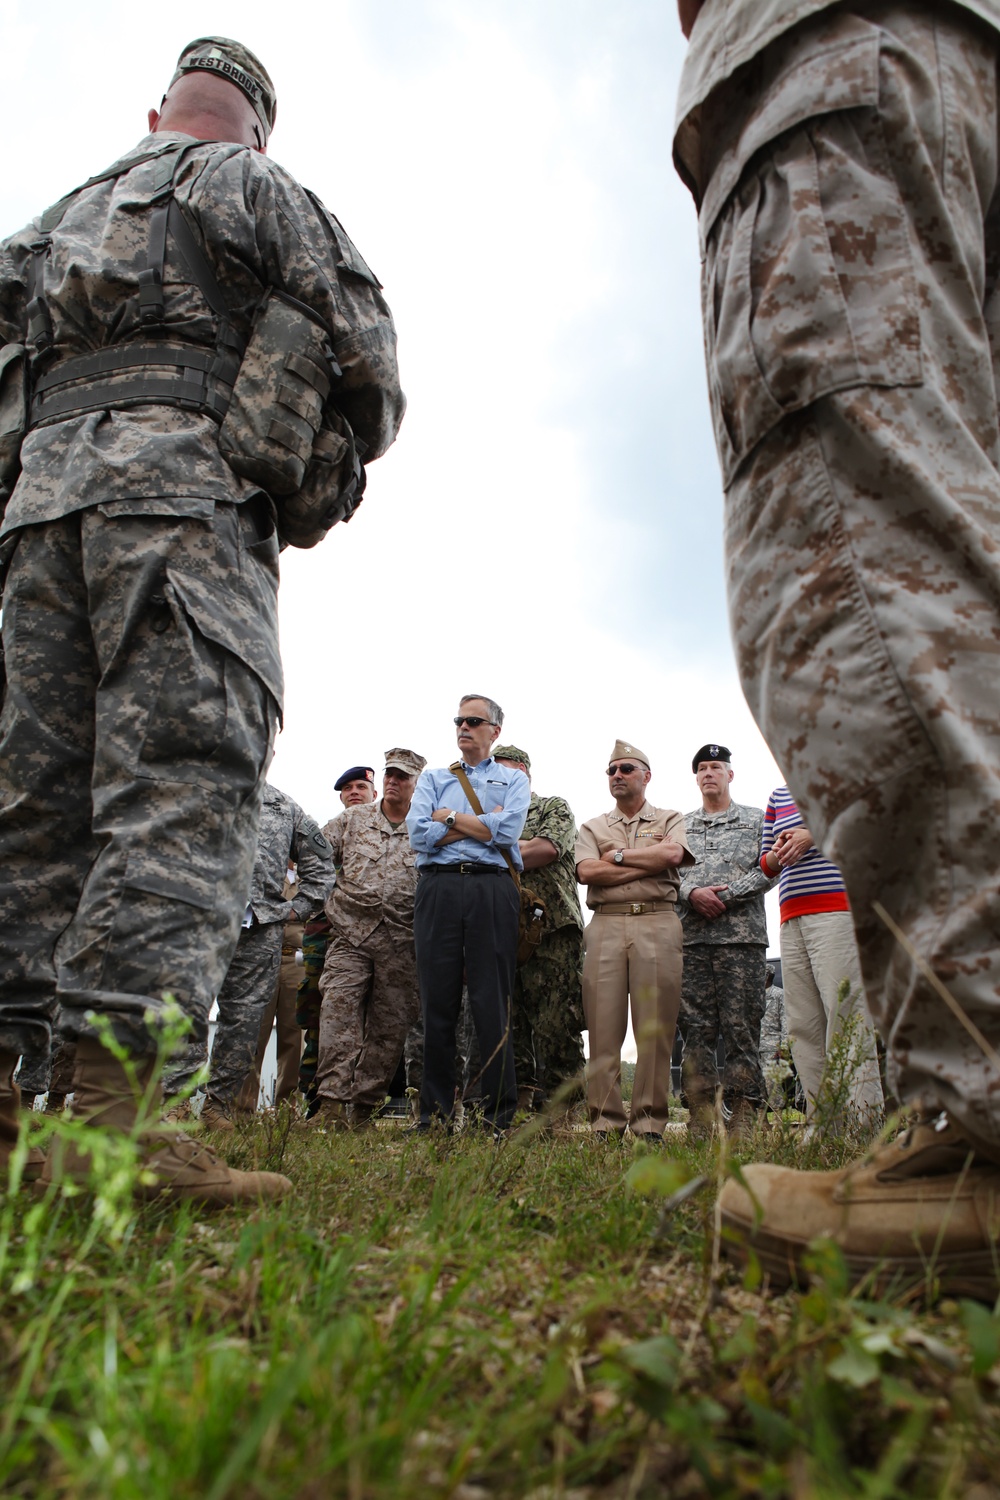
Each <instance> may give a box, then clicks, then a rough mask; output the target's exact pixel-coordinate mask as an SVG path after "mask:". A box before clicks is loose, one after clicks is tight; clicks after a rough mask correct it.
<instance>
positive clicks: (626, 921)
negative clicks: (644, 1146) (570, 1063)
mask: <svg viewBox="0 0 1000 1500" xmlns="http://www.w3.org/2000/svg"><path fill="white" fill-rule="evenodd" d="M584 943H585V951H584V959H583V1013H584V1018H585V1020H586V1022H587V1030H588V1032H589V1033H590V1060H589V1061H588V1063H587V1106H588V1110H589V1113H590V1123H591V1126H592V1127H593V1129H595V1130H624V1129H625V1126H626V1125H631V1128H632V1129H633V1130H634V1131H639V1132H651V1133H652V1132H655V1133H656V1134H661V1133H662V1132H663V1130H664V1128H665V1127H666V1124H667V1119H668V1117H669V1104H670V1055H671V1053H672V1052H673V1049H674V1033H675V1032H676V1030H677V1012H678V1010H679V1009H680V1003H681V958H682V943H683V940H682V937H681V924H680V921H679V920H678V917H677V914H676V913H675V912H673V911H653V912H644V913H643V914H642V915H641V916H632V915H631V914H630V913H626V912H595V913H594V915H593V918H592V919H591V922H590V925H589V926H588V927H587V928H586V929H585V932H584ZM630 1001H631V1005H632V1030H633V1032H634V1033H635V1042H636V1052H637V1058H636V1065H635V1082H634V1084H633V1086H632V1107H631V1112H630V1115H629V1116H628V1117H626V1114H625V1108H624V1105H623V1104H622V1088H621V1059H622V1043H623V1042H624V1041H625V1032H626V1029H627V1027H628V1014H629V1002H630Z"/></svg>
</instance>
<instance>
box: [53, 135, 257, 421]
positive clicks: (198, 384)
mask: <svg viewBox="0 0 1000 1500" xmlns="http://www.w3.org/2000/svg"><path fill="white" fill-rule="evenodd" d="M186 149H187V148H186V147H185V146H183V145H181V144H180V143H177V142H172V143H169V144H168V145H166V146H164V147H162V148H161V149H159V150H155V149H154V150H152V151H150V152H148V153H146V154H145V155H143V156H139V157H137V158H133V159H132V160H126V161H125V162H119V163H116V164H115V166H113V167H110V168H109V169H108V170H107V171H106V172H101V173H99V174H98V175H97V176H96V177H91V178H90V179H89V180H88V181H87V182H85V183H84V184H83V187H82V188H77V189H75V191H74V192H73V193H68V194H67V195H66V197H65V198H61V199H60V200H59V202H58V203H56V204H54V205H53V206H52V208H50V209H48V210H47V211H46V213H45V214H43V215H42V220H41V228H42V232H43V239H42V240H41V241H40V242H39V244H38V245H37V246H36V247H35V254H34V256H33V265H32V272H33V275H32V283H33V284H32V292H34V291H35V290H36V289H37V287H38V286H39V285H40V283H41V274H40V273H41V265H42V262H43V261H44V259H45V257H46V255H47V254H48V249H49V244H50V236H51V234H52V232H53V230H55V229H56V228H57V227H58V225H59V224H60V222H61V221H62V218H63V216H64V214H65V212H66V210H67V208H68V207H69V204H70V202H71V201H72V199H73V198H74V197H75V196H76V194H77V193H80V192H82V191H84V189H86V188H88V187H92V186H94V185H95V184H96V183H99V182H108V181H111V180H113V179H114V178H116V177H118V176H120V175H122V173H124V172H128V171H131V170H132V168H133V167H136V166H139V165H141V164H142V163H143V162H145V161H148V160H150V159H152V158H158V160H156V165H155V169H154V183H153V195H152V199H151V202H150V219H149V248H148V252H147V257H146V268H145V269H144V270H142V271H140V272H139V322H140V325H141V327H142V330H143V332H144V333H146V334H147V335H153V338H151V339H150V340H149V342H143V341H140V340H138V339H137V340H135V341H134V342H132V343H126V344H115V345H111V346H110V347H109V348H107V349H100V350H97V351H96V352H95V353H93V354H82V355H78V356H76V357H74V358H71V359H62V360H60V359H59V358H58V350H57V349H56V348H54V347H53V346H52V343H51V319H50V318H49V316H48V309H47V307H46V306H45V302H44V298H43V297H42V296H37V297H35V298H34V300H33V301H32V303H31V306H30V307H29V309H28V312H29V316H30V317H31V320H32V321H31V326H30V329H29V338H31V340H32V342H34V344H35V348H36V360H35V364H34V377H35V378H34V380H33V383H32V401H31V407H30V411H29V418H28V426H29V428H33V427H38V426H41V425H44V424H45V423H48V422H63V421H66V420H67V419H68V418H70V417H79V416H85V415H86V414H87V413H88V412H95V411H107V410H109V409H116V408H123V407H130V406H141V405H146V404H148V403H151V402H152V403H156V404H159V405H165V406H176V407H180V408H181V409H183V410H185V411H197V412H201V413H203V414H204V415H206V416H209V417H211V418H212V420H213V421H215V422H222V420H223V418H224V417H225V415H226V411H227V409H228V407H229V402H230V398H231V396H232V393H233V382H234V381H235V379H236V376H237V374H238V373H239V368H240V360H241V358H242V355H243V344H242V342H241V340H240V339H239V337H238V335H237V333H236V330H235V329H234V328H233V325H232V322H231V320H230V316H229V310H228V308H227V306H226V302H225V299H224V297H223V295H222V292H221V290H220V288H219V284H218V282H217V281H216V278H215V275H214V273H213V271H212V268H211V266H210V265H209V263H208V260H207V258H206V255H205V252H204V250H203V249H202V247H201V245H200V244H199V243H198V240H197V237H196V236H195V235H194V234H193V233H192V231H191V229H190V227H189V226H188V223H187V221H186V219H185V218H184V215H183V214H182V212H181V210H180V208H179V207H178V205H177V202H176V201H175V199H174V196H173V187H174V177H175V175H176V172H177V168H178V166H179V165H180V162H181V159H182V157H183V155H184V152H185V150H186ZM168 237H169V238H170V240H171V242H172V245H173V247H174V249H175V251H176V253H177V255H178V257H179V259H180V260H181V261H183V263H184V265H185V267H186V269H187V271H188V273H189V275H190V277H191V279H192V280H193V281H194V283H195V285H196V286H197V287H198V290H199V291H200V292H201V294H202V296H203V297H204V298H205V301H206V302H207V303H208V305H209V307H210V308H211V309H212V312H213V313H214V314H215V318H216V328H215V348H214V350H209V349H208V348H205V347H201V348H199V347H197V346H196V345H190V344H182V343H180V342H173V341H172V340H170V339H169V338H167V337H163V336H162V335H163V334H165V332H166V328H165V306H164V296H163V270H164V262H165V259H166V252H167V240H168ZM46 333H48V339H46ZM158 335H159V336H158ZM53 360H54V362H53Z"/></svg>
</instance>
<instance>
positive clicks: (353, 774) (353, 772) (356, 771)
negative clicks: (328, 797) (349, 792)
mask: <svg viewBox="0 0 1000 1500" xmlns="http://www.w3.org/2000/svg"><path fill="white" fill-rule="evenodd" d="M374 780H375V770H374V767H373V766H348V768H347V770H346V771H342V772H341V774H340V775H339V776H338V777H337V779H336V781H335V782H334V783H333V790H334V791H335V792H339V791H341V790H342V789H343V788H344V787H345V786H346V785H347V783H348V782H349V781H374Z"/></svg>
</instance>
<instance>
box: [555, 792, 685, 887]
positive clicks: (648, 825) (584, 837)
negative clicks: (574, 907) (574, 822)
mask: <svg viewBox="0 0 1000 1500" xmlns="http://www.w3.org/2000/svg"><path fill="white" fill-rule="evenodd" d="M661 839H666V840H667V842H668V843H670V844H680V846H681V848H682V849H683V850H684V858H683V860H682V861H681V866H682V867H683V866H686V865H690V864H693V863H694V856H693V855H692V853H691V850H690V849H689V848H688V843H687V832H686V830H685V827H684V814H683V813H679V812H675V811H674V810H673V809H672V808H663V807H654V806H653V805H652V803H651V802H644V803H643V804H642V806H641V807H640V809H639V811H638V812H637V813H635V814H634V815H633V816H632V817H631V818H626V817H624V816H623V814H622V813H620V812H619V811H618V809H617V807H615V808H613V809H612V810H611V812H608V813H601V816H600V817H599V818H591V819H590V821H589V823H584V825H583V827H582V828H581V829H580V836H579V838H578V839H577V841H576V862H577V864H579V863H580V861H581V860H584V859H600V857H601V855H602V854H604V852H605V851H606V850H608V849H648V848H649V847H650V846H651V845H652V844H654V843H658V842H659V841H660V840H661ZM680 883H681V877H680V870H679V869H678V868H677V867H676V866H675V867H672V868H671V869H668V870H661V871H660V873H659V874H658V875H645V874H640V873H638V872H637V876H636V879H635V880H630V881H629V882H628V884H627V885H613V886H607V885H600V886H597V885H591V886H588V887H587V905H588V906H589V907H591V908H593V907H595V906H602V905H604V903H605V902H608V903H610V904H612V905H617V904H618V903H619V902H622V901H676V900H677V894H678V890H679V888H680Z"/></svg>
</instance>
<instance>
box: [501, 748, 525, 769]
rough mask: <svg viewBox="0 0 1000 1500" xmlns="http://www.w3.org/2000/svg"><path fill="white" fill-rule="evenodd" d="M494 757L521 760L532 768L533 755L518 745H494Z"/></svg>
mask: <svg viewBox="0 0 1000 1500" xmlns="http://www.w3.org/2000/svg"><path fill="white" fill-rule="evenodd" d="M493 759H494V760H513V761H519V762H520V763H521V764H522V765H525V766H527V768H528V770H529V771H530V770H531V756H530V755H528V754H527V753H526V752H525V751H524V750H519V749H518V748H517V746H516V745H494V746H493Z"/></svg>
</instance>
